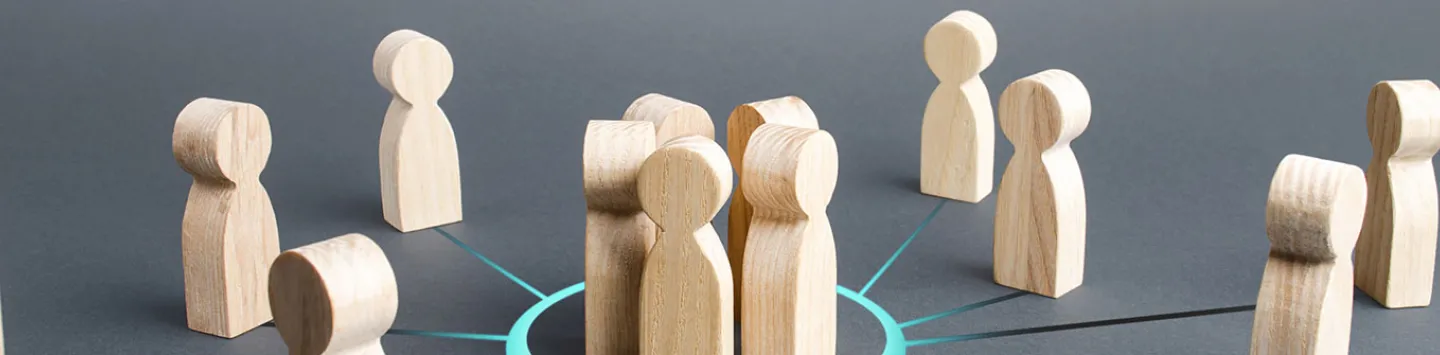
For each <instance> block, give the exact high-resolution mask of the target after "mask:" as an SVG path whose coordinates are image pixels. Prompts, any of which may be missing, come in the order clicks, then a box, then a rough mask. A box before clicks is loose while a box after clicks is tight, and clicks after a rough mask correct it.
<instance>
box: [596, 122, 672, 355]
mask: <svg viewBox="0 0 1440 355" xmlns="http://www.w3.org/2000/svg"><path fill="white" fill-rule="evenodd" d="M654 151H655V125H654V124H651V123H650V122H647V121H638V122H627V121H601V120H595V121H590V124H589V125H588V126H587V127H586V129H585V147H584V154H583V160H584V170H585V173H584V179H585V183H584V190H585V206H586V212H585V353H586V354H588V355H634V354H636V353H639V352H640V278H641V277H642V276H643V274H644V267H645V254H646V253H649V252H650V247H651V246H653V245H654V244H655V235H656V233H657V232H658V230H657V229H655V222H653V221H651V220H650V217H649V216H647V215H645V212H644V210H643V209H642V208H641V206H640V192H639V189H638V187H639V178H640V166H641V165H642V164H644V163H645V158H647V157H649V156H650V153H652V152H654Z"/></svg>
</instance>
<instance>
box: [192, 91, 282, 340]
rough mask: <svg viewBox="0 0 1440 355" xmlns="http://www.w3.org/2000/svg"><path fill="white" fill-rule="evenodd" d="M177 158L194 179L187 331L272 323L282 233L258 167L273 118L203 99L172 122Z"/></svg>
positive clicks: (232, 331)
mask: <svg viewBox="0 0 1440 355" xmlns="http://www.w3.org/2000/svg"><path fill="white" fill-rule="evenodd" d="M173 139H174V141H173V143H174V150H175V161H176V162H178V163H179V164H180V168H181V169H184V170H185V172H187V173H190V175H192V176H193V177H194V183H193V184H191V185H190V196H189V199H188V200H187V202H186V203H185V217H184V220H183V221H182V222H181V227H180V235H181V238H180V239H181V242H180V245H181V247H180V248H181V253H182V255H181V259H182V261H183V263H184V264H185V266H184V267H185V315H186V318H187V323H188V324H189V326H190V329H193V330H195V331H198V332H201V333H206V334H211V335H215V336H220V337H225V338H234V337H237V336H240V334H244V333H245V332H248V331H250V330H251V329H255V327H258V326H260V325H261V324H264V323H265V322H268V321H270V304H269V301H268V299H267V298H266V297H265V289H266V287H265V282H266V281H265V280H266V274H267V273H268V272H269V269H270V262H271V261H273V260H275V256H276V255H279V254H280V232H279V229H278V228H277V227H276V223H275V208H274V207H272V206H271V204H270V195H269V194H268V193H266V192H265V186H262V185H260V172H261V171H263V170H265V163H266V161H268V160H269V158H270V145H271V141H270V121H269V120H268V119H267V118H266V117H265V112H264V111H261V110H260V107H258V106H255V105H252V104H248V103H243V102H234V101H225V100H218V99H211V98H201V99H196V100H195V101H191V102H190V104H189V105H186V106H185V109H183V110H181V111H180V115H179V117H177V118H176V119H175V133H174V137H173Z"/></svg>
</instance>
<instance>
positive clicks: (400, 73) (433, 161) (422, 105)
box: [374, 30, 462, 232]
mask: <svg viewBox="0 0 1440 355" xmlns="http://www.w3.org/2000/svg"><path fill="white" fill-rule="evenodd" d="M374 69H375V79H376V80H377V81H379V82H380V86H383V87H385V89H386V90H389V91H390V93H391V94H393V95H394V98H392V99H391V100H390V109H389V110H386V111H385V124H384V125H383V126H382V127H381V129H380V197H381V200H382V202H383V204H384V212H385V221H386V222H389V223H390V225H391V226H394V227H395V229H399V230H400V231H401V232H412V231H416V230H420V229H425V228H431V227H436V226H441V225H446V224H451V223H455V222H459V221H460V220H461V218H462V213H461V203H460V154H459V152H458V151H457V150H456V147H455V131H454V130H453V129H452V128H451V127H450V120H449V119H447V118H445V112H444V111H442V110H440V105H439V104H438V100H440V96H442V95H444V94H445V90H446V89H447V88H449V87H450V79H451V78H453V77H454V74H455V63H454V62H453V61H452V60H451V59H450V51H449V50H447V49H445V45H443V44H440V42H439V41H436V40H435V39H433V38H430V37H427V36H425V35H423V34H420V33H419V32H415V31H411V30H399V31H395V32H394V33H391V34H390V35H389V36H385V39H384V40H382V41H380V46H379V48H376V49H375V61H374Z"/></svg>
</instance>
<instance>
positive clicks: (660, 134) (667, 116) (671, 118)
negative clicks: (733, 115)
mask: <svg viewBox="0 0 1440 355" xmlns="http://www.w3.org/2000/svg"><path fill="white" fill-rule="evenodd" d="M620 119H621V120H623V121H647V122H650V123H653V124H655V126H654V127H655V142H656V143H657V144H665V142H669V141H670V140H672V139H675V138H679V137H684V136H702V137H705V138H709V139H711V140H714V139H715V121H714V120H711V119H710V113H709V112H706V111H705V108H703V107H700V106H698V105H695V104H692V103H689V102H685V101H683V100H680V99H676V98H673V97H669V96H665V95H662V94H657V93H650V94H645V95H644V96H640V98H637V99H635V101H634V102H631V103H630V107H627V108H625V114H624V115H623V116H621V117H620Z"/></svg>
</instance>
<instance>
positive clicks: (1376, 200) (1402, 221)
mask: <svg viewBox="0 0 1440 355" xmlns="http://www.w3.org/2000/svg"><path fill="white" fill-rule="evenodd" d="M1366 121H1367V122H1368V124H1367V126H1368V127H1369V131H1370V144H1371V145H1372V146H1373V147H1374V156H1373V157H1372V158H1371V159H1370V168H1369V169H1368V170H1366V181H1367V183H1368V184H1369V185H1370V191H1369V193H1368V194H1367V195H1368V196H1369V197H1370V202H1369V203H1367V204H1365V206H1366V208H1365V222H1364V223H1363V226H1362V227H1361V229H1360V242H1359V244H1358V245H1356V247H1355V285H1356V286H1359V287H1360V290H1361V291H1365V293H1367V294H1369V295H1370V297H1373V298H1375V301H1377V302H1380V304H1381V305H1384V306H1385V307H1388V308H1404V307H1425V306H1429V305H1430V292H1431V289H1432V285H1433V283H1434V281H1435V238H1436V232H1437V230H1436V228H1437V225H1436V224H1437V223H1440V216H1437V214H1440V210H1437V209H1440V206H1437V202H1436V191H1435V166H1434V165H1432V163H1431V162H1430V160H1431V158H1432V157H1434V156H1435V152H1436V151H1437V150H1440V88H1436V87H1435V83H1432V82H1430V81H1429V80H1414V81H1385V82H1381V83H1379V84H1376V85H1375V88H1374V89H1372V90H1371V91H1370V104H1369V114H1368V117H1367V119H1366Z"/></svg>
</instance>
